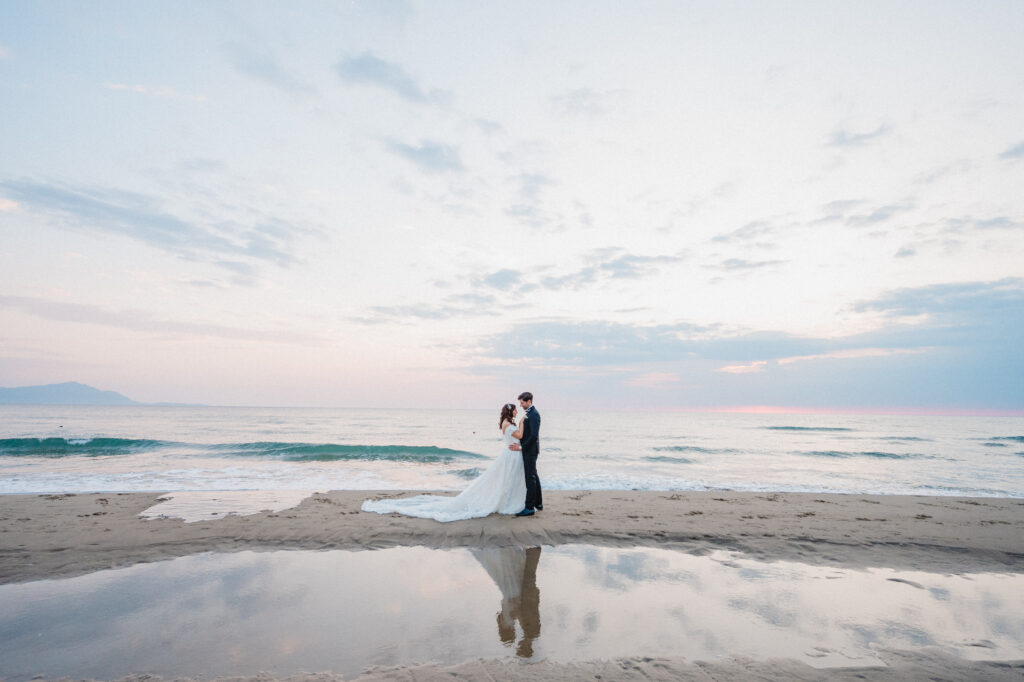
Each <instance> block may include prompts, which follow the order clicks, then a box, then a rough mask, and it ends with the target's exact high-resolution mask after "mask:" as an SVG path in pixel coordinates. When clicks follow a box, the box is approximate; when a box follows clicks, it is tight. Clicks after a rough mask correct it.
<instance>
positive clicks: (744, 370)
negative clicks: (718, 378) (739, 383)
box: [715, 360, 768, 374]
mask: <svg viewBox="0 0 1024 682" xmlns="http://www.w3.org/2000/svg"><path fill="white" fill-rule="evenodd" d="M767 364H768V361H767V360H756V361H754V362H749V363H746V364H743V365H726V366H725V367H719V368H718V369H716V370H715V371H716V372H725V373H726V374H751V373H753V372H761V371H763V370H764V368H765V366H766V365H767Z"/></svg>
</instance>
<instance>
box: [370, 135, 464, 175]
mask: <svg viewBox="0 0 1024 682" xmlns="http://www.w3.org/2000/svg"><path fill="white" fill-rule="evenodd" d="M384 146H385V149H387V150H388V151H390V152H392V153H393V154H397V155H398V156H400V157H402V158H403V159H405V160H406V161H409V162H410V163H412V164H413V165H415V166H416V167H417V168H419V169H420V170H422V171H426V172H428V173H446V172H460V171H463V170H465V166H463V164H462V159H461V158H459V150H458V149H456V148H455V147H452V146H450V145H446V144H442V143H440V142H433V141H431V140H420V143H419V144H406V143H404V142H398V141H397V140H388V141H386V142H385V145H384Z"/></svg>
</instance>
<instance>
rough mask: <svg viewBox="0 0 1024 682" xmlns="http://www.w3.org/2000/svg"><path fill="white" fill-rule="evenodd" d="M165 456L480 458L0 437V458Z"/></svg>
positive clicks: (400, 450) (395, 449)
mask: <svg viewBox="0 0 1024 682" xmlns="http://www.w3.org/2000/svg"><path fill="white" fill-rule="evenodd" d="M161 451H162V452H163V453H165V454H168V455H182V456H187V455H195V454H200V455H214V456H220V457H251V458H271V459H281V460H287V461H295V462H303V461H317V462H329V461H340V460H366V461H372V460H387V461H393V462H450V461H453V460H456V459H486V458H485V457H484V456H483V455H479V454H476V453H474V452H466V451H463V450H451V449H449V448H439V447H436V446H433V445H348V444H345V445H342V444H338V443H280V442H254V443H218V444H212V445H211V444H203V443H178V442H173V441H162V440H148V439H136V438H3V439H0V457H106V456H112V455H129V454H137V453H140V452H161Z"/></svg>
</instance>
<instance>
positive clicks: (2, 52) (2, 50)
mask: <svg viewBox="0 0 1024 682" xmlns="http://www.w3.org/2000/svg"><path fill="white" fill-rule="evenodd" d="M10 54H11V53H10V51H9V50H8V49H7V48H6V47H4V46H3V45H0V59H7V57H8V56H9V55H10Z"/></svg>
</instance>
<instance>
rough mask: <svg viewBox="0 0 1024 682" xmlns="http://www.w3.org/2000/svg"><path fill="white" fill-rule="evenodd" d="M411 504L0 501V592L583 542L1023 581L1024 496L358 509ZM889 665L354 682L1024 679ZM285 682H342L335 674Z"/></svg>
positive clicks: (578, 670) (635, 665)
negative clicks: (255, 553) (338, 556)
mask: <svg viewBox="0 0 1024 682" xmlns="http://www.w3.org/2000/svg"><path fill="white" fill-rule="evenodd" d="M402 494H403V493H396V492H393V491H389V492H386V493H376V494H375V493H369V492H365V491H336V492H330V493H317V494H314V495H312V496H310V497H308V498H306V499H305V500H303V501H302V502H301V503H300V504H299V505H298V506H296V507H294V508H291V509H286V510H283V511H279V512H264V513H260V514H254V515H249V516H228V517H225V518H221V519H217V520H212V521H199V522H194V523H186V522H184V521H182V520H181V519H174V518H157V519H151V520H147V519H143V518H140V517H139V514H140V513H141V512H143V511H145V510H147V509H149V508H150V507H151V506H153V505H154V504H156V503H157V501H158V500H159V499H160V497H161V495H159V494H152V493H121V494H118V493H108V494H83V495H2V496H0V583H12V582H21V581H28V580H37V579H44V578H58V577H68V576H74V575H82V574H85V573H90V572H93V571H97V570H101V569H106V568H115V567H121V566H129V565H132V564H136V563H141V562H152V561H159V560H164V559H171V558H175V557H180V556H187V555H191V554H196V553H200V552H232V551H240V550H279V549H346V550H363V549H382V548H387V547H395V546H424V547H431V548H449V547H505V546H522V547H532V546H537V545H547V546H552V545H563V544H573V543H586V544H591V545H604V546H616V547H629V546H650V547H661V548H667V549H674V550H678V551H683V552H688V553H692V554H697V555H700V554H705V553H707V552H710V551H712V550H715V549H727V550H733V551H741V552H744V553H746V554H748V555H750V556H751V557H753V558H757V559H759V560H762V561H774V560H784V561H796V562H802V563H807V564H811V565H827V566H838V567H848V568H867V567H889V568H896V569H915V570H923V571H929V572H938V573H949V574H962V573H972V572H981V571H995V572H1011V573H1022V572H1024V500H1020V499H995V498H974V499H967V498H952V497H909V496H906V497H903V496H871V495H825V494H758V493H737V492H720V491H715V492H679V493H668V492H638V491H590V492H587V491H580V492H572V491H550V492H545V502H546V508H545V510H544V511H542V512H539V513H538V514H537V515H536V516H534V517H532V518H522V519H517V518H513V517H507V516H496V515H494V516H490V517H488V518H484V519H474V520H470V521H461V522H455V523H446V524H442V523H438V522H435V521H430V520H424V519H413V518H408V517H402V516H398V515H379V514H374V513H367V512H362V511H360V505H361V504H362V502H363V501H364V500H365V499H367V498H369V497H384V496H389V497H390V496H397V495H402ZM405 494H408V493H405ZM880 657H881V658H882V659H883V660H885V662H886V664H887V665H888V666H889V667H886V668H880V667H870V668H863V667H858V668H842V669H836V668H827V669H814V668H812V667H809V666H807V665H806V664H804V663H801V662H798V661H792V660H776V661H772V660H768V661H764V660H758V661H753V660H748V659H728V660H716V661H713V662H695V661H689V660H684V659H672V658H654V659H649V658H629V659H615V660H610V661H591V662H582V663H573V664H567V663H555V662H550V661H540V662H532V663H528V664H523V663H519V662H514V661H513V662H510V661H500V660H495V661H485V660H479V661H467V662H464V663H461V664H458V665H455V666H449V667H443V666H440V665H422V666H405V667H397V668H377V669H371V670H368V671H366V672H365V673H364V674H363V675H362V676H360V677H359V678H358V679H360V680H366V681H369V680H410V681H411V680H434V679H437V680H440V679H447V680H475V679H510V680H516V679H527V678H529V679H533V680H564V679H582V678H585V679H617V680H619V679H621V680H668V679H673V680H676V679H688V680H689V679H692V680H723V679H751V678H757V679H772V680H774V679H779V680H782V679H786V680H791V679H795V680H843V679H878V680H884V679H900V680H904V679H922V680H924V679H940V680H977V679H986V680H987V679H992V680H1004V679H1005V680H1010V679H1024V661H1016V662H1010V663H1007V662H991V661H988V662H987V661H967V660H963V659H959V658H955V657H951V656H949V655H948V654H945V653H943V652H941V651H938V650H929V649H921V650H915V651H913V652H906V651H889V652H880ZM126 679H131V678H126ZM146 679H148V680H153V679H154V678H152V677H147V678H146ZM234 679H241V678H234ZM254 679H255V678H254ZM258 679H261V680H270V679H273V678H272V677H271V676H261V677H259V678H258ZM289 679H291V680H293V681H294V682H298V680H321V681H322V682H328V681H333V680H340V679H341V678H340V677H338V676H335V675H332V674H329V673H323V674H318V675H307V676H292V677H291V678H289Z"/></svg>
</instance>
